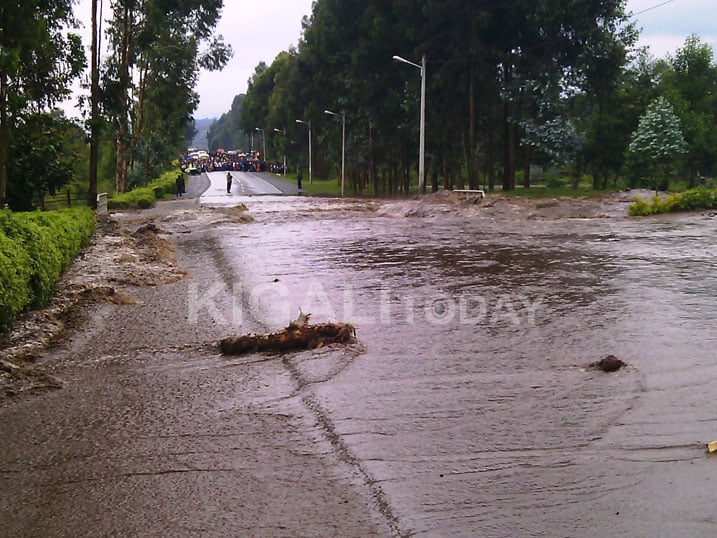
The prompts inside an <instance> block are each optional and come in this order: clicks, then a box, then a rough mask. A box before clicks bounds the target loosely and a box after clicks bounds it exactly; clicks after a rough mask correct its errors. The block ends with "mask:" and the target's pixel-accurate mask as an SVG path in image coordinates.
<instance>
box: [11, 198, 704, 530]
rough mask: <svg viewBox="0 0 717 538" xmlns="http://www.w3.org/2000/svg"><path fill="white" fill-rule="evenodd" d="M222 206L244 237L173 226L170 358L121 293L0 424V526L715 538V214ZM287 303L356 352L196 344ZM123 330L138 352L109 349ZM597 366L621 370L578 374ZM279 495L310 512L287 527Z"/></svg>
mask: <svg viewBox="0 0 717 538" xmlns="http://www.w3.org/2000/svg"><path fill="white" fill-rule="evenodd" d="M220 199H221V202H219V200H220ZM238 201H242V202H243V203H245V204H246V205H247V206H248V207H249V212H250V214H251V215H252V216H253V217H254V222H253V223H250V224H239V225H237V224H230V223H226V222H221V223H219V224H216V225H213V226H212V227H211V228H210V229H209V230H208V231H206V232H205V233H203V235H198V234H199V232H198V231H195V232H194V233H192V234H181V233H180V234H178V235H176V236H175V237H176V239H177V241H178V242H179V245H180V251H181V252H182V260H181V261H183V262H185V263H188V264H189V266H188V267H187V268H188V270H189V271H190V273H191V274H193V275H194V276H193V277H192V278H193V280H192V282H191V284H189V287H188V288H186V287H185V288H183V287H182V286H184V284H181V283H179V284H173V285H171V286H174V287H172V290H171V296H172V300H173V301H174V303H176V304H175V306H176V310H177V311H178V312H182V315H187V316H188V318H194V320H192V319H189V320H188V321H187V323H185V324H183V325H181V326H178V327H177V333H178V335H179V336H181V338H182V340H183V342H186V344H185V345H186V348H181V346H179V347H177V346H176V342H175V341H174V340H173V338H172V337H173V335H172V328H171V327H170V328H169V330H167V327H165V326H163V325H162V315H163V314H162V312H160V311H157V309H156V308H154V307H153V306H152V305H153V302H152V296H153V295H157V296H159V295H161V294H162V293H165V292H162V291H161V289H160V290H144V291H142V293H141V297H142V299H143V302H144V305H143V306H142V305H139V306H137V307H125V308H133V309H134V310H132V312H134V314H133V316H134V319H132V320H127V319H126V318H127V317H128V316H127V314H120V313H106V316H107V317H106V319H105V320H104V322H105V323H106V325H107V327H112V328H113V331H112V332H111V333H105V334H103V336H102V338H99V335H100V333H101V331H102V327H101V324H100V325H97V326H96V327H95V328H94V329H92V330H91V331H86V332H85V333H83V334H81V335H80V336H79V337H78V338H77V339H76V340H75V341H73V342H72V344H71V345H70V347H69V351H68V352H67V354H66V357H64V360H68V358H69V359H72V360H74V361H75V362H76V364H77V365H78V366H77V367H74V366H65V367H63V368H60V369H59V371H60V373H61V374H64V379H65V380H66V387H65V389H63V390H62V391H58V392H54V393H51V394H50V396H43V398H46V401H47V408H46V409H43V408H42V406H40V407H38V405H37V404H35V403H32V402H29V403H22V404H20V405H19V406H18V408H17V410H16V411H15V413H16V416H12V414H10V413H6V414H5V415H4V416H5V417H7V418H8V419H12V420H11V422H9V423H6V424H5V425H4V426H3V431H4V432H5V434H6V435H12V436H17V437H23V436H25V437H27V440H26V441H24V444H18V446H15V445H11V444H10V443H3V447H4V448H3V450H4V452H5V454H4V455H3V456H2V458H0V469H2V470H3V474H4V475H5V477H4V478H2V477H0V478H2V480H4V482H2V483H3V484H4V486H3V487H5V490H6V491H8V490H10V489H13V490H15V489H17V490H19V491H20V492H21V493H22V497H21V498H20V499H19V500H18V499H8V498H4V497H3V492H2V491H0V509H3V508H4V510H3V511H2V513H3V514H5V516H3V517H5V518H6V519H7V520H9V521H10V522H11V523H13V524H14V525H15V526H14V527H12V526H11V527H10V528H13V529H18V528H25V529H40V530H37V531H35V532H33V531H27V530H26V531H25V533H20V532H17V533H15V534H11V535H23V536H33V535H37V536H40V535H43V536H55V535H58V536H59V535H70V534H72V535H82V534H83V533H82V532H80V530H82V529H84V531H85V533H87V532H88V525H89V526H90V527H89V528H91V529H95V530H96V531H97V532H96V533H95V534H96V535H117V533H118V531H117V529H121V530H122V531H124V534H125V535H127V533H129V534H132V535H137V536H142V535H146V536H168V535H181V536H297V535H306V536H366V535H368V534H367V531H362V532H361V533H359V532H358V531H356V530H349V529H347V528H342V529H339V530H336V529H332V528H331V527H330V526H328V527H327V526H326V524H325V521H326V515H327V514H335V519H336V521H337V522H344V521H351V520H354V521H357V522H358V521H359V516H357V514H359V513H360V511H361V510H367V511H374V512H375V513H377V514H380V518H381V519H382V520H383V521H385V522H386V523H387V526H388V527H389V528H390V529H391V531H392V532H391V533H392V534H396V535H406V536H407V535H415V536H427V537H436V536H450V537H455V536H489V537H505V536H551V537H553V536H565V537H583V536H584V537H594V536H630V537H641V536H645V537H648V536H650V537H652V536H691V537H701V536H705V537H707V536H714V535H715V532H716V530H717V510H716V509H715V508H714V500H713V493H714V488H715V482H716V481H717V459H715V458H712V457H710V456H708V455H706V454H705V448H704V443H706V442H708V441H712V440H715V439H717V420H715V418H716V417H715V411H714V406H713V404H712V392H713V388H714V387H715V386H716V382H717V364H716V362H717V357H716V356H715V349H717V345H716V344H717V336H716V334H717V331H715V320H716V319H717V301H716V299H715V297H716V296H717V267H716V265H715V252H717V235H716V234H715V231H717V218H715V217H710V216H708V215H697V214H695V215H684V216H670V217H664V218H662V217H661V218H652V219H638V220H632V219H624V218H614V219H604V218H602V219H598V218H596V219H558V220H541V219H525V218H521V219H517V220H516V219H514V218H512V217H511V218H501V217H500V215H498V217H495V216H494V217H491V218H487V217H483V216H481V215H482V214H481V212H480V211H476V212H473V211H470V212H462V211H452V210H451V211H446V210H444V209H442V208H440V207H439V206H435V207H433V208H428V209H426V208H423V209H422V211H421V212H416V211H409V213H411V214H414V215H418V214H420V215H422V216H413V217H405V216H404V215H405V214H406V213H407V211H406V208H407V207H412V206H411V205H410V204H408V205H406V204H403V203H378V202H370V201H351V200H347V201H342V200H331V199H312V198H287V197H251V198H239V197H237V196H218V195H217V196H216V197H215V198H214V200H212V201H211V202H212V203H226V204H236V203H237V202H238ZM414 205H415V204H414ZM164 226H165V227H167V228H170V227H171V222H169V221H167V222H166V223H165V224H164ZM206 252H210V253H211V256H210V258H211V260H209V259H207V258H203V257H202V256H203V255H204V254H202V253H206ZM212 260H213V261H212ZM218 282H220V283H221V285H220V287H217V286H219V284H217V283H218ZM220 289H221V290H222V291H217V290H220ZM232 291H233V293H226V292H232ZM138 293H139V292H138ZM170 302H171V301H170ZM157 303H158V304H159V300H157ZM187 303H188V307H187ZM163 304H164V308H165V309H170V308H172V304H168V303H167V299H166V298H165V299H164V303H163ZM299 308H301V309H302V310H303V311H304V312H310V313H311V314H312V320H313V321H325V320H338V321H347V322H352V323H354V324H355V325H356V327H357V336H358V339H359V341H360V346H356V347H354V348H352V349H349V350H346V351H344V350H335V349H319V350H317V351H315V352H305V353H298V354H295V355H291V356H288V357H284V358H283V359H266V358H261V357H249V358H244V359H236V360H233V359H232V360H230V359H225V358H221V357H217V356H216V355H215V354H213V353H212V352H209V351H206V350H203V348H201V343H202V342H206V341H207V340H216V339H218V338H220V337H222V336H225V335H227V334H231V333H233V334H236V333H238V332H246V331H255V330H275V329H277V328H280V327H282V326H284V325H286V322H287V320H289V319H293V318H294V317H296V314H297V312H298V310H299ZM103 312H105V311H104V310H101V311H100V314H102V313H103ZM108 312H109V311H108ZM112 312H114V311H112ZM120 316H121V317H120ZM99 317H101V316H99ZM97 318H98V316H95V323H99V322H98V321H97ZM123 324H124V325H123ZM132 324H134V325H138V324H139V325H142V326H145V327H146V328H147V332H148V336H147V338H150V337H151V338H152V340H151V342H149V343H142V342H139V341H130V342H127V341H126V339H123V338H122V329H123V328H126V329H127V330H129V328H130V327H131V325H132ZM173 345H175V348H173V347H172V346H173ZM80 349H82V350H85V349H92V353H93V356H94V357H95V358H93V360H92V361H91V362H90V361H89V359H88V358H87V357H85V356H81V355H78V356H74V355H73V354H72V353H73V350H80ZM608 354H615V355H617V356H618V357H620V358H622V359H623V360H625V361H627V362H628V363H629V367H627V368H626V369H623V370H620V371H619V372H617V373H614V374H605V373H602V372H599V371H596V370H593V369H591V368H589V367H588V365H589V364H590V363H592V362H594V361H597V360H599V359H601V358H603V357H605V356H606V355H608ZM178 357H179V358H178ZM249 365H251V366H249ZM109 375H111V376H112V379H111V380H108V379H107V378H108V376H109ZM80 381H81V383H80ZM107 393H111V394H112V398H111V399H110V401H107V400H105V399H104V398H105V397H106V394H107ZM247 402H248V403H247ZM83 407H84V408H87V409H86V413H85V414H82V415H79V416H81V417H83V418H82V420H86V423H83V424H77V419H76V418H75V417H76V416H77V412H76V410H75V409H76V408H83ZM301 409H303V410H305V414H304V415H302V414H301V413H302V411H301ZM292 416H299V418H300V420H298V422H297V421H293V420H291V419H290V417H292ZM178 417H181V419H182V420H178ZM301 428H305V431H303V432H302V430H301ZM25 429H27V430H30V431H31V433H27V432H26V431H25ZM307 432H308V433H307ZM262 435H263V436H266V437H265V438H263V437H261V436H262ZM245 436H246V437H245ZM254 437H257V438H260V439H265V440H264V441H263V445H262V447H260V450H259V451H258V452H249V453H247V447H249V448H251V450H254V448H253V447H252V444H251V441H250V439H252V438H254ZM307 439H309V441H308V442H307ZM272 440H273V441H274V443H272ZM53 443H58V444H57V445H54V444H53ZM276 443H279V446H286V447H287V450H286V452H284V453H282V451H281V450H277V449H276ZM312 444H313V446H314V448H312ZM315 447H319V448H318V449H317V448H315ZM317 451H318V452H319V453H320V460H321V461H322V462H325V463H323V464H322V465H321V466H318V467H317V466H315V463H312V462H315V461H316V458H315V456H311V454H314V453H315V452H317ZM332 455H333V456H336V458H335V459H331V456H332ZM309 456H311V457H309ZM288 458H294V459H291V460H289V459H288ZM294 460H296V463H294ZM289 461H290V463H282V462H289ZM336 461H340V462H341V463H342V464H344V465H346V466H347V467H348V468H349V469H350V471H349V474H350V475H351V476H352V477H353V478H352V480H354V481H355V482H357V483H358V484H357V485H356V487H357V488H359V489H361V488H363V489H364V490H365V491H367V492H368V493H367V495H368V496H369V498H370V502H371V504H370V510H369V505H366V506H362V504H361V500H360V498H356V497H355V496H353V495H352V494H351V493H350V491H348V490H347V489H346V488H345V487H344V486H343V485H342V484H344V482H343V481H342V480H343V479H341V478H337V477H336V476H337V475H341V472H338V471H336V472H334V471H331V469H327V468H326V466H327V465H333V464H332V463H331V462H334V463H335V462H336ZM312 465H313V466H312ZM301 469H303V471H302V470H301ZM317 472H320V474H319V475H318V478H317V475H316V474H315V473H317ZM342 472H344V471H342ZM310 473H314V476H313V480H312V479H311V478H310V477H308V476H307V475H308V474H310ZM246 476H249V477H250V478H249V479H246ZM237 477H242V480H245V479H246V481H245V482H242V483H239V484H237V483H236V481H237ZM317 480H318V481H319V482H322V483H323V482H325V483H326V484H330V487H329V486H327V488H326V489H325V491H324V492H323V495H324V497H323V498H322V501H321V502H315V499H317V498H320V495H321V494H322V490H321V489H320V488H319V489H316V488H315V486H314V484H315V483H316V481H317ZM13 481H16V482H18V483H19V482H20V481H22V487H18V488H14V487H13V488H10V487H8V486H13ZM337 484H338V485H337ZM148 491H150V492H155V493H154V494H151V495H149V497H146V496H140V493H142V494H144V495H146V494H147V492H148ZM257 498H259V499H260V500H261V501H262V502H261V504H256V505H254V506H247V505H246V503H247V499H257ZM289 498H292V499H297V498H299V499H301V498H304V499H307V500H311V501H312V502H311V503H307V504H306V505H305V506H301V507H299V508H297V509H295V510H300V511H305V512H306V516H305V519H304V520H303V521H304V523H302V525H303V526H302V527H300V530H298V531H297V528H296V527H295V526H292V525H295V524H296V521H297V520H299V521H302V519H301V518H300V517H298V518H297V517H295V518H294V519H292V516H291V508H289V507H287V506H285V505H284V504H282V502H283V500H285V499H289ZM58 499H60V500H58ZM12 501H16V502H17V504H16V505H13V504H12ZM198 503H199V506H197V504H198ZM18 505H23V506H22V507H21V508H18V507H17V506H18ZM13 506H15V508H13ZM284 510H287V511H289V512H290V514H289V515H287V516H286V517H285V518H283V519H282V518H281V517H279V516H277V515H276V514H281V513H282V511H284ZM18 512H20V513H21V514H22V515H20V516H16V515H11V514H16V513H18ZM294 513H295V514H296V513H298V512H294ZM68 514H69V515H68ZM108 514H109V515H108ZM128 515H131V517H128ZM33 517H34V518H36V520H37V521H40V520H42V524H40V523H37V522H34V523H33V522H31V519H32V518H33ZM0 523H2V522H0ZM357 525H358V523H357ZM361 525H364V526H363V527H361V526H360V525H358V526H357V527H356V528H362V529H363V528H367V529H370V528H372V527H371V523H370V519H369V520H368V522H362V523H361ZM1 528H2V527H0V529H1ZM375 528H380V527H375ZM58 529H62V530H64V531H65V532H60V531H59V530H58ZM67 529H71V530H72V531H74V532H71V533H70V534H67V532H68V531H67ZM53 531H54V532H53ZM170 531H171V532H170ZM382 532H383V534H389V532H388V531H382ZM1 534H2V531H1V530H0V535H1ZM84 535H88V536H89V535H92V534H91V533H90V534H84Z"/></svg>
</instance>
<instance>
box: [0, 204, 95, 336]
mask: <svg viewBox="0 0 717 538" xmlns="http://www.w3.org/2000/svg"><path fill="white" fill-rule="evenodd" d="M94 229H95V216H94V213H93V212H92V211H91V210H89V209H87V208H81V209H67V210H61V211H53V212H45V213H41V212H33V213H11V212H10V211H8V210H4V211H0V269H1V270H0V329H5V328H6V327H7V326H8V324H9V323H10V322H11V321H12V319H13V318H14V317H15V316H16V315H17V314H18V313H20V312H22V311H23V310H25V309H27V308H34V307H37V306H41V305H43V304H45V303H46V302H47V301H48V300H49V299H50V297H51V296H52V294H53V293H54V292H55V291H56V286H57V280H58V278H59V277H60V276H61V275H62V273H64V272H65V271H66V270H67V268H68V267H69V265H70V263H71V262H72V260H73V259H74V258H75V257H76V256H77V254H78V253H79V251H80V249H81V248H82V247H83V246H84V245H86V244H87V242H88V241H89V239H90V237H91V236H92V234H93V233H94Z"/></svg>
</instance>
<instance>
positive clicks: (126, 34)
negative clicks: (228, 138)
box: [103, 0, 232, 192]
mask: <svg viewBox="0 0 717 538" xmlns="http://www.w3.org/2000/svg"><path fill="white" fill-rule="evenodd" d="M111 6H112V12H113V17H112V19H111V21H110V25H109V28H108V34H109V38H110V45H111V50H112V53H111V55H110V56H109V57H108V59H107V62H106V66H105V77H104V101H103V105H104V110H105V113H106V114H107V115H108V117H110V118H111V119H112V123H113V127H114V132H115V136H116V148H117V172H116V187H117V190H118V191H119V192H123V191H126V190H127V187H128V170H129V168H130V166H132V165H133V157H134V156H135V155H136V154H137V151H136V150H137V148H140V149H141V152H142V153H143V157H144V166H145V167H148V166H150V157H152V158H153V159H154V161H155V162H156V163H157V164H160V165H161V164H163V163H166V161H167V160H168V159H170V158H171V156H173V155H174V154H175V153H176V151H177V150H178V149H179V145H180V144H181V141H182V139H183V134H184V128H185V126H186V124H187V122H188V121H189V120H190V119H191V115H192V113H193V112H194V110H195V109H196V106H197V104H198V96H197V94H196V92H195V91H194V87H195V85H196V82H197V79H198V75H199V70H200V69H207V70H220V69H222V68H223V67H224V65H226V63H227V62H228V60H229V58H230V57H231V55H232V50H231V47H229V46H228V45H226V44H225V43H224V42H223V39H222V37H221V36H214V28H215V26H216V24H217V22H218V20H219V17H220V14H221V9H222V6H223V0H184V1H180V2H177V1H170V0H113V1H112V3H111ZM133 150H134V151H135V153H134V154H133V153H132V151H133ZM145 173H146V171H145Z"/></svg>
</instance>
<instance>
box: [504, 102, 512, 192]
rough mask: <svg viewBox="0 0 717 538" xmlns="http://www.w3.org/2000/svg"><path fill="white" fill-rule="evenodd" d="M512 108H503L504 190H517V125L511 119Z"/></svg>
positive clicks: (506, 106) (505, 106)
mask: <svg viewBox="0 0 717 538" xmlns="http://www.w3.org/2000/svg"><path fill="white" fill-rule="evenodd" d="M511 115H512V114H511V106H510V104H509V103H506V104H505V105H504V107H503V130H504V134H503V190H504V191H509V190H513V189H514V188H515V124H513V120H512V119H511Z"/></svg>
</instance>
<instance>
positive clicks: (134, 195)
mask: <svg viewBox="0 0 717 538" xmlns="http://www.w3.org/2000/svg"><path fill="white" fill-rule="evenodd" d="M156 202H157V199H156V197H155V194H154V191H153V190H152V189H151V188H150V187H140V188H137V189H134V190H131V191H129V192H124V193H122V194H116V195H114V196H112V197H111V198H110V199H109V200H108V201H107V207H108V208H109V209H149V208H150V207H154V206H155V204H156Z"/></svg>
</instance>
